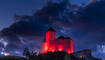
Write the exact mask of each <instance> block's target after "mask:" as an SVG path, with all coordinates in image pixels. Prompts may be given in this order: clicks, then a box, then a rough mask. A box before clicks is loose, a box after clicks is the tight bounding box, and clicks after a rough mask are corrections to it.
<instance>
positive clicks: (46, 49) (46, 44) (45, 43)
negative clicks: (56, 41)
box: [42, 42, 49, 53]
mask: <svg viewBox="0 0 105 60" xmlns="http://www.w3.org/2000/svg"><path fill="white" fill-rule="evenodd" d="M48 47H49V44H48V42H43V47H42V50H43V53H47V51H48Z"/></svg>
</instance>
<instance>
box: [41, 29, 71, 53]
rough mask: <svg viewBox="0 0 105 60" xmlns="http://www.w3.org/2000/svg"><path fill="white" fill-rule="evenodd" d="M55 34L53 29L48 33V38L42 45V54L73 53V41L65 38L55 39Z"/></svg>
mask: <svg viewBox="0 0 105 60" xmlns="http://www.w3.org/2000/svg"><path fill="white" fill-rule="evenodd" d="M55 32H56V31H55V30H54V29H52V28H50V29H49V30H48V31H47V32H46V38H45V40H44V41H43V43H42V53H47V52H55V51H66V52H67V53H68V54H70V53H73V41H72V39H71V38H68V37H66V38H65V37H63V36H60V37H59V38H57V39H55Z"/></svg>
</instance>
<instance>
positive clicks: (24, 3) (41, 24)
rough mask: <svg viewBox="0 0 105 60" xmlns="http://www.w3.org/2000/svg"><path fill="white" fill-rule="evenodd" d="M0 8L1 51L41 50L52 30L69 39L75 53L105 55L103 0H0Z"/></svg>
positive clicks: (16, 53) (104, 12) (17, 52)
mask: <svg viewBox="0 0 105 60" xmlns="http://www.w3.org/2000/svg"><path fill="white" fill-rule="evenodd" d="M0 8H1V9H0V52H2V51H4V52H6V53H11V54H13V55H22V54H21V52H22V50H23V48H25V47H28V48H30V50H38V51H41V42H42V41H43V39H44V37H45V32H46V31H47V29H48V28H49V27H53V28H54V29H55V30H56V31H57V32H56V36H57V37H58V36H60V35H64V36H65V37H72V39H73V47H74V51H79V50H82V49H91V50H92V51H93V55H95V56H96V57H97V56H98V57H101V56H100V55H102V57H101V58H103V57H104V56H105V51H104V49H105V47H104V42H105V37H104V36H105V1H104V0H98V1H97V0H91V1H90V0H70V1H69V3H68V0H64V1H63V0H52V1H46V0H0ZM99 48H100V49H101V50H102V51H101V52H100V50H98V49H99Z"/></svg>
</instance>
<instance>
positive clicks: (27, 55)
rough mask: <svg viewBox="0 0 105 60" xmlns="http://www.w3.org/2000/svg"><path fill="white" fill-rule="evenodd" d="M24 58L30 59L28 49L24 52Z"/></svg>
mask: <svg viewBox="0 0 105 60" xmlns="http://www.w3.org/2000/svg"><path fill="white" fill-rule="evenodd" d="M23 56H26V58H30V52H29V49H28V48H25V49H24V51H23Z"/></svg>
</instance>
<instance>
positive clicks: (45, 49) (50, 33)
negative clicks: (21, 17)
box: [42, 28, 55, 53]
mask: <svg viewBox="0 0 105 60" xmlns="http://www.w3.org/2000/svg"><path fill="white" fill-rule="evenodd" d="M54 40H55V30H54V29H53V28H49V29H48V31H47V32H46V39H45V40H44V42H43V43H42V53H47V52H48V51H49V43H50V41H54Z"/></svg>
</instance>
